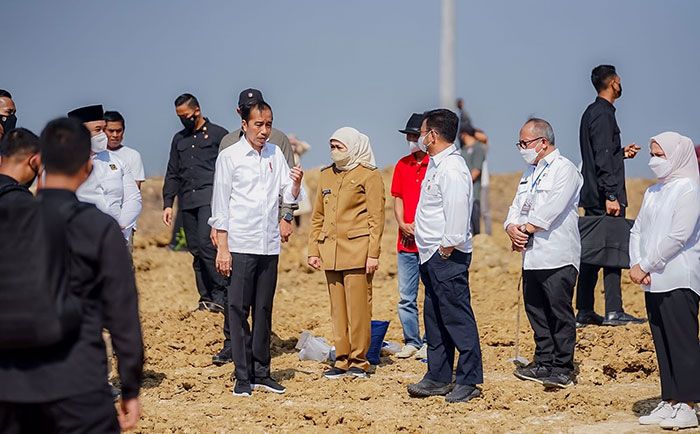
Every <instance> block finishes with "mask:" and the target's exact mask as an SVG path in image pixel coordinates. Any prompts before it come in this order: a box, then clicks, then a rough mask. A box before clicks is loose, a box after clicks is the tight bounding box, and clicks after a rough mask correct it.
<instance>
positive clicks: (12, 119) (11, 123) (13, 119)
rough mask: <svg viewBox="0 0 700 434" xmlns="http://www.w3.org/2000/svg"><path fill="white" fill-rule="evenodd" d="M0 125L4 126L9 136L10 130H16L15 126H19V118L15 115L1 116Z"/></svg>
mask: <svg viewBox="0 0 700 434" xmlns="http://www.w3.org/2000/svg"><path fill="white" fill-rule="evenodd" d="M0 124H2V128H3V130H5V134H7V133H9V132H10V130H14V129H15V126H17V116H16V115H15V114H14V113H12V114H11V115H2V116H0Z"/></svg>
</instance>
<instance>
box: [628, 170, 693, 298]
mask: <svg viewBox="0 0 700 434" xmlns="http://www.w3.org/2000/svg"><path fill="white" fill-rule="evenodd" d="M630 264H631V265H632V266H634V265H636V264H639V266H640V267H641V269H642V270H643V271H645V272H647V273H650V275H651V285H642V287H643V288H644V290H645V291H650V292H666V291H671V290H673V289H679V288H689V289H692V290H693V291H695V292H696V293H698V295H700V187H699V186H698V185H697V184H696V183H695V182H693V181H691V180H690V179H688V178H681V179H676V180H674V181H670V182H668V183H666V184H661V183H659V184H654V185H652V186H651V187H649V189H647V191H646V193H644V200H643V201H642V209H641V210H640V211H639V215H638V216H637V219H636V220H635V222H634V226H633V227H632V232H631V233H630Z"/></svg>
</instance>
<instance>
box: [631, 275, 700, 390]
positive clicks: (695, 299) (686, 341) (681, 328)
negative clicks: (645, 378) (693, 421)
mask: <svg viewBox="0 0 700 434" xmlns="http://www.w3.org/2000/svg"><path fill="white" fill-rule="evenodd" d="M644 297H645V300H646V305H647V315H649V327H650V328H651V336H652V338H653V339H654V348H655V349H656V359H657V361H658V363H659V374H660V376H661V399H663V400H665V401H668V400H676V401H681V402H700V341H698V303H699V302H700V296H698V294H696V293H695V292H693V291H691V290H690V289H674V290H672V291H669V292H661V293H651V292H647V293H645V294H644Z"/></svg>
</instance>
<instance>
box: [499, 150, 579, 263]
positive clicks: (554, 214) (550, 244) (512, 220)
mask: <svg viewBox="0 0 700 434" xmlns="http://www.w3.org/2000/svg"><path fill="white" fill-rule="evenodd" d="M582 185H583V177H582V176H581V172H579V171H578V169H577V168H576V166H575V165H574V164H573V163H572V162H571V161H569V160H568V159H566V158H565V157H563V156H562V155H561V154H560V153H559V150H558V149H555V150H554V151H553V152H551V153H550V154H549V155H547V156H546V157H544V158H543V159H542V160H540V162H539V163H538V164H537V165H536V166H533V165H531V166H530V167H529V168H528V169H527V170H526V171H525V172H524V173H523V176H522V177H521V178H520V184H519V185H518V191H517V193H516V194H515V198H514V199H513V203H512V205H511V206H510V208H509V209H508V217H506V221H505V223H504V224H503V227H504V228H508V225H510V224H515V225H522V224H525V223H530V224H531V225H533V226H537V227H539V228H542V229H544V230H542V231H539V232H535V234H534V240H533V244H532V247H530V248H528V249H527V250H526V251H525V252H523V269H524V270H553V269H556V268H561V267H564V266H567V265H573V266H574V267H576V269H577V270H578V268H579V263H580V261H581V236H580V235H579V232H578V199H579V190H581V186H582Z"/></svg>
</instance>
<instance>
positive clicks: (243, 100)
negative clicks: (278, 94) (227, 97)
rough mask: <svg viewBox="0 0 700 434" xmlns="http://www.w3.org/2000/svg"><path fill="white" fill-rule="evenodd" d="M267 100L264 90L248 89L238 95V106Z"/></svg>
mask: <svg viewBox="0 0 700 434" xmlns="http://www.w3.org/2000/svg"><path fill="white" fill-rule="evenodd" d="M258 101H265V100H264V99H263V96H262V92H260V91H259V90H257V89H246V90H244V91H243V92H241V93H240V95H238V107H243V106H244V105H249V104H252V103H254V102H258Z"/></svg>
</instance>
